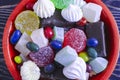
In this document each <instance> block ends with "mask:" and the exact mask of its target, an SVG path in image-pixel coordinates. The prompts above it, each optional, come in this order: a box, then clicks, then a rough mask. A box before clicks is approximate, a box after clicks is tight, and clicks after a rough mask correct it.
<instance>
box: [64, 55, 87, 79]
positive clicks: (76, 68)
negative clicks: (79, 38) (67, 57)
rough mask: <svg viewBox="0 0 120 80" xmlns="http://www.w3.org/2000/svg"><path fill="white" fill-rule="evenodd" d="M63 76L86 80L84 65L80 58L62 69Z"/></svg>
mask: <svg viewBox="0 0 120 80" xmlns="http://www.w3.org/2000/svg"><path fill="white" fill-rule="evenodd" d="M63 74H64V75H65V76H66V77H67V78H69V79H77V80H86V63H85V62H84V60H83V59H82V58H80V57H77V59H76V60H75V61H74V62H73V63H72V64H70V65H68V66H66V67H64V69H63Z"/></svg>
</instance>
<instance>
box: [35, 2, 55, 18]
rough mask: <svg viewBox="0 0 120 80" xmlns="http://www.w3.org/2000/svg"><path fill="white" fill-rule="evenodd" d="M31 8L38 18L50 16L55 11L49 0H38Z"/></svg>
mask: <svg viewBox="0 0 120 80" xmlns="http://www.w3.org/2000/svg"><path fill="white" fill-rule="evenodd" d="M33 9H34V12H35V13H36V14H37V15H38V16H39V17H40V18H48V17H51V16H52V15H53V14H54V12H55V6H54V4H53V3H52V2H51V1H50V0H38V1H37V2H36V3H35V5H34V6H33Z"/></svg>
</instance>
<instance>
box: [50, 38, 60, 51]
mask: <svg viewBox="0 0 120 80" xmlns="http://www.w3.org/2000/svg"><path fill="white" fill-rule="evenodd" d="M50 46H51V47H52V48H53V49H54V50H60V49H62V42H61V41H58V40H53V41H51V42H50Z"/></svg>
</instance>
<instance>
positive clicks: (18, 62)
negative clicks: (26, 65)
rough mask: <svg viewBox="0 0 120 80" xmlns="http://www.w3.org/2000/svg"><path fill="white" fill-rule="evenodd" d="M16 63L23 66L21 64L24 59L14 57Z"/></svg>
mask: <svg viewBox="0 0 120 80" xmlns="http://www.w3.org/2000/svg"><path fill="white" fill-rule="evenodd" d="M14 61H15V63H17V64H21V63H22V58H21V57H20V56H15V57H14Z"/></svg>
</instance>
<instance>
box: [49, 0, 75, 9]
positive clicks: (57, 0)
mask: <svg viewBox="0 0 120 80" xmlns="http://www.w3.org/2000/svg"><path fill="white" fill-rule="evenodd" d="M51 1H52V2H53V3H54V5H55V7H56V8H57V9H64V8H66V7H68V6H69V4H70V3H72V2H73V1H72V0H51Z"/></svg>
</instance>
